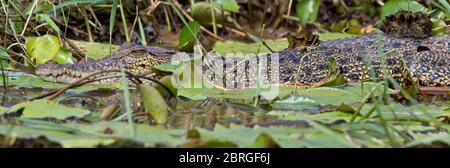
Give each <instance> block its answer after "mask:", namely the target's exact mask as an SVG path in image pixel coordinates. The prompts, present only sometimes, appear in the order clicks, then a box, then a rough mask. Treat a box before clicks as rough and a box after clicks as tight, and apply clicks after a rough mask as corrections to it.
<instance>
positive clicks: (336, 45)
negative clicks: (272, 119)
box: [204, 34, 450, 88]
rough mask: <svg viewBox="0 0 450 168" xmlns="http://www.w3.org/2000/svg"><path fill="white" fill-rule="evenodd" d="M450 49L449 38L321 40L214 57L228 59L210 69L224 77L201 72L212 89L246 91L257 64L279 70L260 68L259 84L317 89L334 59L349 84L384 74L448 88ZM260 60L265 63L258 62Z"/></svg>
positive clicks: (253, 80)
mask: <svg viewBox="0 0 450 168" xmlns="http://www.w3.org/2000/svg"><path fill="white" fill-rule="evenodd" d="M449 51H450V38H449V36H437V37H429V38H425V39H412V38H395V37H391V36H386V35H384V34H371V35H367V36H357V37H352V38H345V39H338V40H332V41H325V42H321V43H320V44H318V45H317V46H314V47H310V48H307V51H305V50H304V49H302V48H294V49H285V50H283V51H281V52H279V53H276V54H271V55H263V56H259V57H251V58H246V59H244V58H242V57H231V58H227V59H223V58H222V57H216V58H213V62H216V63H217V62H219V63H221V62H226V61H225V60H232V61H230V62H227V63H226V64H223V65H224V66H223V67H219V68H217V67H215V68H214V69H216V70H217V69H219V71H220V73H222V74H225V75H223V76H224V77H223V78H220V77H217V76H220V75H218V74H220V73H214V72H213V73H211V72H210V73H204V74H206V76H207V79H211V81H212V83H214V84H216V85H220V86H225V87H226V88H244V87H249V86H255V85H256V81H257V80H256V79H257V77H255V76H256V74H257V72H258V70H257V69H256V68H257V67H258V66H257V65H259V67H260V68H261V67H278V68H279V69H278V71H273V70H271V69H270V68H266V69H264V68H262V69H263V70H262V71H263V72H262V74H263V75H262V76H261V77H264V79H263V80H262V84H277V83H278V84H282V85H318V84H321V83H324V82H325V81H327V80H328V79H329V77H330V70H329V65H330V62H332V61H333V60H334V61H335V62H336V64H335V66H334V67H333V69H332V71H336V72H337V73H339V74H341V75H343V77H344V78H345V79H346V80H347V82H359V81H363V80H371V79H378V80H379V79H383V76H384V74H387V75H388V76H389V77H392V78H394V79H395V80H397V81H398V82H399V83H400V84H401V85H406V84H409V83H411V82H414V83H417V84H419V85H421V86H430V87H442V86H449V85H450V77H449V72H450V54H449ZM274 55H276V56H277V57H276V58H277V59H278V60H279V62H278V66H274V65H272V66H271V65H270V60H271V58H273V56H274ZM261 60H269V61H264V62H262V63H259V62H258V61H261ZM272 60H276V59H272ZM274 62H275V61H272V64H273V63H274ZM220 65H222V64H220ZM261 65H263V66H261ZM383 65H384V66H383ZM226 67H235V69H234V70H233V69H227V68H226ZM210 70H211V66H208V67H206V68H205V67H204V72H207V71H210ZM271 72H277V73H276V74H279V75H273V74H274V73H271ZM273 82H277V83H273Z"/></svg>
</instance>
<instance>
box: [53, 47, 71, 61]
mask: <svg viewBox="0 0 450 168" xmlns="http://www.w3.org/2000/svg"><path fill="white" fill-rule="evenodd" d="M53 60H55V61H56V62H57V63H59V64H73V63H74V62H73V57H72V53H71V52H70V51H69V50H68V49H65V48H61V49H60V50H59V51H58V52H57V53H56V55H55V57H54V58H53Z"/></svg>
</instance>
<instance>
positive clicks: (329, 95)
mask: <svg viewBox="0 0 450 168" xmlns="http://www.w3.org/2000/svg"><path fill="white" fill-rule="evenodd" d="M298 94H299V95H302V96H304V97H307V98H309V99H312V100H314V101H316V102H317V103H319V104H320V105H340V104H342V103H344V104H351V103H355V102H359V101H360V100H361V99H360V98H359V97H356V96H355V95H354V94H353V93H352V92H349V91H346V90H342V89H336V88H328V87H319V88H312V89H308V90H303V91H299V92H298Z"/></svg>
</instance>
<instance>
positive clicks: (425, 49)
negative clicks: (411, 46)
mask: <svg viewBox="0 0 450 168" xmlns="http://www.w3.org/2000/svg"><path fill="white" fill-rule="evenodd" d="M421 51H430V48H428V47H426V46H419V47H417V52H421Z"/></svg>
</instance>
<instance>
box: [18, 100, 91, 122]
mask: <svg viewBox="0 0 450 168" xmlns="http://www.w3.org/2000/svg"><path fill="white" fill-rule="evenodd" d="M20 109H23V112H22V116H21V117H23V118H56V119H59V120H62V119H66V118H69V117H78V118H82V117H84V116H86V115H88V114H89V113H90V111H88V110H84V109H79V108H71V107H66V106H64V105H61V104H58V103H55V102H53V101H50V100H34V101H31V102H23V103H19V104H16V105H14V106H13V107H11V110H10V111H17V110H20Z"/></svg>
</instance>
